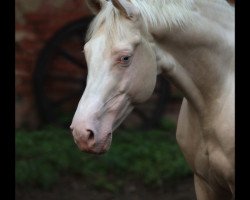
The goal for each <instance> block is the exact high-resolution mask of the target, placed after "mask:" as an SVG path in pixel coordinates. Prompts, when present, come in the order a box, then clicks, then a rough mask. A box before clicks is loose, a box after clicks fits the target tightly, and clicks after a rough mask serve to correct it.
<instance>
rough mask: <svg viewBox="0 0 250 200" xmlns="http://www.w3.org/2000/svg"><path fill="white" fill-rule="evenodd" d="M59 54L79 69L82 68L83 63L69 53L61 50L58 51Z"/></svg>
mask: <svg viewBox="0 0 250 200" xmlns="http://www.w3.org/2000/svg"><path fill="white" fill-rule="evenodd" d="M58 52H59V54H60V55H61V56H62V57H64V58H66V59H67V60H69V61H70V62H71V63H73V64H75V65H77V66H78V67H80V68H84V66H83V62H81V61H79V60H78V59H77V58H76V57H74V56H72V55H71V54H70V53H68V52H67V51H65V50H64V49H62V48H59V49H58Z"/></svg>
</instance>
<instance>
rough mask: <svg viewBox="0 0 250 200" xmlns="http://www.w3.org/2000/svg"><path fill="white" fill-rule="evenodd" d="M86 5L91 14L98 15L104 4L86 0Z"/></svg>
mask: <svg viewBox="0 0 250 200" xmlns="http://www.w3.org/2000/svg"><path fill="white" fill-rule="evenodd" d="M86 4H87V6H88V7H89V9H90V10H91V11H92V13H93V14H95V15H96V14H98V13H99V11H100V10H101V9H102V6H103V4H104V1H103V0H86Z"/></svg>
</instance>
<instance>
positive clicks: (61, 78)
mask: <svg viewBox="0 0 250 200" xmlns="http://www.w3.org/2000/svg"><path fill="white" fill-rule="evenodd" d="M48 79H52V80H53V81H62V82H70V83H77V84H86V79H85V78H84V77H83V78H76V77H69V76H67V75H60V74H49V75H48Z"/></svg>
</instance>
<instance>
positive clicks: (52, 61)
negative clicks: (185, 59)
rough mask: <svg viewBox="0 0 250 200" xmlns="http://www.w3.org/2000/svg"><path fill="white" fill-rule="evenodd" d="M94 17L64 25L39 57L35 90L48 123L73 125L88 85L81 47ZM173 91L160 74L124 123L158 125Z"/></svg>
mask: <svg viewBox="0 0 250 200" xmlns="http://www.w3.org/2000/svg"><path fill="white" fill-rule="evenodd" d="M92 19H93V17H87V18H83V19H79V20H77V21H74V22H71V23H69V24H67V25H66V26H64V27H63V28H61V29H60V30H59V31H57V32H56V33H55V35H54V36H53V37H52V38H51V39H50V40H49V41H48V43H47V45H46V46H45V47H44V48H43V49H42V51H41V53H40V55H39V57H38V60H37V64H36V68H35V70H34V76H33V78H34V79H33V81H34V94H35V100H36V104H37V108H38V112H39V114H40V116H41V119H42V120H43V122H44V123H51V124H57V125H60V126H65V127H69V124H70V122H71V120H72V117H73V114H74V112H75V110H76V108H77V103H78V101H79V100H80V97H81V95H82V94H83V91H84V89H85V86H86V77H87V65H86V61H85V58H84V55H83V54H82V53H81V51H82V47H83V44H84V37H85V33H86V30H87V28H88V25H89V23H90V21H91V20H92ZM169 94H170V87H169V83H168V82H167V81H166V80H164V79H163V78H162V77H158V79H157V85H156V89H155V91H154V93H153V95H152V97H151V98H150V99H149V100H148V102H147V103H144V104H142V105H140V106H138V107H136V108H135V109H134V111H133V112H132V113H131V114H130V116H129V117H128V119H127V120H126V121H125V122H124V123H123V127H131V128H141V127H144V128H149V127H150V128H151V127H154V126H156V125H157V123H158V122H159V119H160V118H161V116H162V115H163V113H164V107H165V106H166V102H167V99H168V96H169ZM131 119H132V120H131ZM131 121H132V122H133V123H131Z"/></svg>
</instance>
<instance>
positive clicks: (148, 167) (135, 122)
mask: <svg viewBox="0 0 250 200" xmlns="http://www.w3.org/2000/svg"><path fill="white" fill-rule="evenodd" d="M15 2H16V3H15V13H16V15H15V17H16V24H15V27H16V32H15V52H16V54H15V55H16V57H15V59H16V67H15V78H16V85H15V102H16V103H15V109H16V118H15V128H16V137H15V138H16V141H15V142H16V167H15V175H16V190H15V191H16V199H17V200H30V199H33V200H36V199H37V200H40V199H41V200H42V199H47V200H50V199H51V200H52V199H53V200H54V199H65V200H70V199H75V200H78V199H79V200H80V199H81V200H83V199H86V200H89V199H93V200H98V199H102V200H103V199H132V200H133V199H142V198H143V199H167V198H169V199H172V200H175V199H185V200H188V199H194V187H193V180H192V173H191V171H190V168H189V167H188V166H187V165H186V162H185V161H184V158H183V156H182V154H181V152H180V149H179V147H178V146H177V143H176V140H175V130H176V122H177V117H178V112H179V108H180V104H181V99H182V94H181V93H180V92H179V91H178V90H176V88H175V87H174V86H173V85H171V84H170V83H169V82H168V81H166V80H165V79H163V78H162V77H161V76H159V77H158V79H157V85H156V88H155V91H154V93H153V95H152V97H151V98H150V99H149V100H148V101H147V102H146V103H144V104H142V105H140V106H138V107H136V108H135V110H134V111H133V112H132V113H131V115H130V116H129V117H128V118H127V119H126V120H125V122H124V123H123V124H122V125H121V127H120V128H119V129H118V130H117V131H116V132H115V135H114V138H113V142H112V146H111V149H110V150H109V152H108V153H106V154H105V155H100V156H96V155H88V154H86V153H82V152H80V151H79V150H78V148H77V147H76V145H75V144H74V142H73V138H72V136H71V134H70V132H69V124H70V122H71V120H72V117H73V114H74V112H75V109H76V107H77V103H78V101H79V99H80V97H81V95H82V93H83V91H84V89H85V83H86V77H87V68H86V62H85V59H84V55H83V54H82V53H81V51H82V47H83V45H84V37H85V33H86V30H87V28H88V25H89V23H90V21H91V19H92V18H93V16H92V15H91V13H90V12H89V10H88V9H87V7H86V5H85V3H84V1H83V0H71V1H67V0H54V1H49V0H16V1H15Z"/></svg>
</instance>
